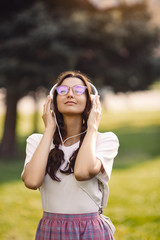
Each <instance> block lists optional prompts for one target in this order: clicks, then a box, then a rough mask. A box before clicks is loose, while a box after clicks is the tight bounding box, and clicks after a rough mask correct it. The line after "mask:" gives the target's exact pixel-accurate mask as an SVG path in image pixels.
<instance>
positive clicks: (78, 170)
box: [74, 96, 102, 181]
mask: <svg viewBox="0 0 160 240" xmlns="http://www.w3.org/2000/svg"><path fill="white" fill-rule="evenodd" d="M100 119H101V105H100V102H99V97H98V96H97V97H96V98H95V99H94V101H93V106H92V109H91V112H90V115H89V118H88V122H87V125H88V129H87V133H86V135H85V138H84V140H83V143H82V145H81V147H80V149H79V152H78V155H77V158H76V162H75V166H74V175H75V178H76V179H77V180H78V181H84V180H88V179H91V178H93V177H94V176H96V175H97V174H98V173H99V172H100V171H101V169H102V164H101V161H100V160H99V159H97V158H96V140H97V131H98V126H99V123H100Z"/></svg>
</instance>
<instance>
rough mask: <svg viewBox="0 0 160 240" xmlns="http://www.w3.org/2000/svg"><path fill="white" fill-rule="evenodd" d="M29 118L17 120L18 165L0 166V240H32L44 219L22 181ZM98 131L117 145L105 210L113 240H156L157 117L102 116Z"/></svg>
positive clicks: (36, 197) (159, 184)
mask: <svg viewBox="0 0 160 240" xmlns="http://www.w3.org/2000/svg"><path fill="white" fill-rule="evenodd" d="M32 119H33V116H18V126H17V136H18V138H17V140H18V145H19V149H20V152H21V153H22V158H21V160H20V159H19V160H16V159H12V161H7V162H5V161H1V162H0V240H33V239H34V236H35V231H36V228H37V225H38V222H39V219H40V218H41V215H42V208H41V200H40V193H39V191H32V190H28V189H27V188H25V187H24V185H23V182H22V181H21V179H20V175H21V171H22V168H23V164H24V157H25V139H26V136H27V135H29V134H30V133H32V132H33V131H34V126H33V124H32ZM26 121H27V125H26V128H25V122H26ZM0 125H1V123H0ZM42 129H43V125H42V122H41V120H40V118H39V123H38V130H39V131H42ZM100 131H113V132H115V133H116V134H117V136H118V138H119V141H120V148H119V154H118V156H117V157H116V159H115V162H114V168H113V172H112V176H111V180H110V182H109V186H110V196H109V202H108V206H107V208H106V209H105V214H106V215H108V216H109V217H110V218H111V220H112V221H113V223H114V224H115V226H116V229H117V231H116V234H115V238H116V240H135V239H136V240H159V239H160V227H159V226H160V194H159V193H160V192H159V191H160V190H159V189H160V174H159V169H160V147H159V146H160V145H159V143H160V112H143V113H142V112H141V113H138V112H126V113H117V114H115V113H108V112H106V111H103V117H102V121H101V125H100Z"/></svg>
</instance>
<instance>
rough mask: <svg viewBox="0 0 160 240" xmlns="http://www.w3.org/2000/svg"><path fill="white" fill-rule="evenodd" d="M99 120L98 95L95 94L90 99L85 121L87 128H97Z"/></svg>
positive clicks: (99, 106)
mask: <svg viewBox="0 0 160 240" xmlns="http://www.w3.org/2000/svg"><path fill="white" fill-rule="evenodd" d="M100 120H101V103H100V100H99V96H95V98H94V99H93V101H92V108H91V111H90V114H89V117H88V121H87V126H88V128H94V129H96V130H98V127H99V123H100Z"/></svg>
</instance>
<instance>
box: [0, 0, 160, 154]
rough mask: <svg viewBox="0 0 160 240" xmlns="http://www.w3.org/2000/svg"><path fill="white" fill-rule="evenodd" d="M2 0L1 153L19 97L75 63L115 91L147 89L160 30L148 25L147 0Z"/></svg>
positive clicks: (11, 147) (154, 72)
mask: <svg viewBox="0 0 160 240" xmlns="http://www.w3.org/2000/svg"><path fill="white" fill-rule="evenodd" d="M7 2H8V0H7V1H6V3H7ZM6 3H4V2H1V4H2V6H4V10H5V13H6V15H5V14H4V13H2V15H1V20H2V21H1V23H0V32H1V35H0V46H1V47H0V54H1V58H0V87H4V88H6V89H7V97H6V103H7V113H6V120H5V128H4V135H3V138H2V142H1V145H0V152H1V154H3V155H4V156H6V155H7V154H11V155H12V154H13V153H14V152H15V150H16V149H15V146H16V144H15V139H16V138H15V128H16V114H17V113H16V107H17V102H18V100H19V99H20V98H21V97H22V96H24V95H26V94H28V93H30V92H31V91H35V90H37V89H38V88H39V87H41V86H43V87H46V88H49V87H50V86H51V85H52V84H53V82H54V80H55V79H56V77H57V75H58V74H59V73H60V72H62V71H65V70H68V69H79V70H81V71H83V72H85V73H87V74H88V75H89V76H90V77H91V79H92V80H93V81H95V82H96V84H97V86H100V85H101V86H103V85H105V86H110V87H112V88H113V90H114V91H116V92H117V91H128V90H133V91H134V90H139V89H145V88H147V87H148V86H149V85H150V84H151V83H152V82H153V81H154V80H156V79H157V78H158V77H159V75H160V71H159V69H160V67H159V66H160V62H159V60H158V59H156V58H155V57H154V55H153V50H154V48H155V46H156V45H157V44H158V43H159V31H158V30H157V29H154V28H151V27H150V26H149V24H148V21H149V15H148V12H147V8H146V6H145V4H144V5H143V4H140V5H137V6H134V7H127V6H121V7H120V8H117V9H112V10H108V11H107V10H105V11H100V10H98V9H95V8H94V7H93V6H91V5H90V4H89V3H87V1H80V0H70V1H68V2H67V3H64V1H54V2H53V1H50V0H48V1H38V0H37V1H36V0H34V1H28V2H27V1H24V2H23V3H22V2H21V1H19V0H15V1H13V2H12V4H11V5H9V6H10V7H9V8H7V4H6ZM1 12H3V8H0V13H1ZM133 33H134V34H133Z"/></svg>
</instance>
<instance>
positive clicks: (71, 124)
mask: <svg viewBox="0 0 160 240" xmlns="http://www.w3.org/2000/svg"><path fill="white" fill-rule="evenodd" d="M64 125H65V129H66V137H65V139H67V138H69V137H71V136H73V138H70V139H68V141H66V145H70V144H74V143H75V142H77V141H78V140H79V139H80V135H79V136H75V137H74V135H77V134H79V133H81V131H82V130H81V126H82V118H81V116H77V117H75V116H74V117H70V116H64Z"/></svg>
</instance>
